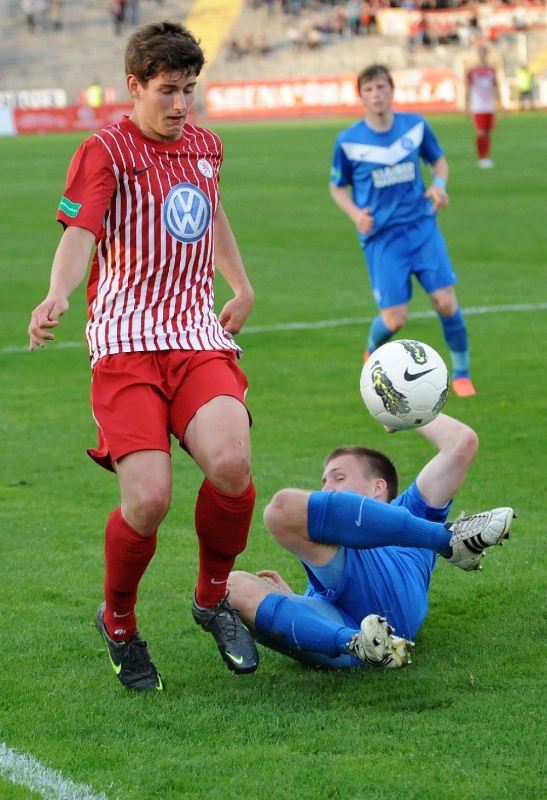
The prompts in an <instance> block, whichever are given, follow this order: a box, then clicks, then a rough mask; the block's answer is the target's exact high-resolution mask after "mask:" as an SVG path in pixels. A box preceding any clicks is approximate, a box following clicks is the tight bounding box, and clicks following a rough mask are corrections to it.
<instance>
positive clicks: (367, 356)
mask: <svg viewBox="0 0 547 800" xmlns="http://www.w3.org/2000/svg"><path fill="white" fill-rule="evenodd" d="M370 355H371V354H370V353H369V351H368V350H365V352H364V355H363V364H366V363H367V361H368V360H369V358H370Z"/></svg>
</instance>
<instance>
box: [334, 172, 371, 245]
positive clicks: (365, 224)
mask: <svg viewBox="0 0 547 800" xmlns="http://www.w3.org/2000/svg"><path fill="white" fill-rule="evenodd" d="M329 190H330V196H331V197H332V199H333V200H334V202H335V203H336V205H337V206H338V208H340V209H341V210H342V211H343V212H344V214H347V215H348V217H349V218H350V219H351V221H352V222H353V223H354V224H355V226H356V227H357V230H358V231H359V233H363V234H367V233H370V232H371V230H372V226H373V225H374V217H373V216H372V215H371V213H370V208H368V207H367V208H359V206H357V205H355V203H354V202H353V197H352V195H351V192H350V190H349V187H348V186H336V185H335V184H334V183H329Z"/></svg>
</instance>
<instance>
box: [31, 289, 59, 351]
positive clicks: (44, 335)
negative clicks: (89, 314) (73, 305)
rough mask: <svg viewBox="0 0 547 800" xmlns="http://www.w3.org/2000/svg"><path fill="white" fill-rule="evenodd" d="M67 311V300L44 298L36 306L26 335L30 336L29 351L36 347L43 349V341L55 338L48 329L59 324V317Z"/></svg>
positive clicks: (44, 343)
mask: <svg viewBox="0 0 547 800" xmlns="http://www.w3.org/2000/svg"><path fill="white" fill-rule="evenodd" d="M67 311H68V300H65V299H58V298H55V297H53V298H46V299H45V300H44V301H43V302H42V303H40V305H39V306H37V307H36V308H35V309H34V311H33V312H32V314H31V316H30V325H29V327H28V335H29V336H30V346H29V350H34V349H35V348H36V347H42V348H43V347H45V346H46V342H45V340H53V339H55V336H54V335H53V334H52V333H49V329H50V328H55V327H57V325H58V324H59V317H61V316H62V315H63V314H66V312H67Z"/></svg>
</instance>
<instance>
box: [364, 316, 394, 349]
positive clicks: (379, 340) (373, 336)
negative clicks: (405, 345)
mask: <svg viewBox="0 0 547 800" xmlns="http://www.w3.org/2000/svg"><path fill="white" fill-rule="evenodd" d="M394 333H395V331H392V330H391V329H390V328H388V327H387V325H384V320H383V319H382V316H381V314H378V316H377V317H376V319H375V320H374V321H373V323H372V325H371V326H370V331H369V334H368V342H367V350H368V352H369V353H372V352H373V351H374V350H376V349H377V348H378V347H380V345H381V344H384V342H387V341H389V340H390V339H391V337H392V336H393V334H394Z"/></svg>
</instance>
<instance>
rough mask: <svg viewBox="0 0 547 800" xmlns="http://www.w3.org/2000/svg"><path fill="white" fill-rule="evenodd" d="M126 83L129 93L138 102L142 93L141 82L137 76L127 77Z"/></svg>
mask: <svg viewBox="0 0 547 800" xmlns="http://www.w3.org/2000/svg"><path fill="white" fill-rule="evenodd" d="M126 83H127V91H128V92H129V94H130V95H131V97H132V98H133V99H134V100H135V99H136V100H138V99H139V97H140V91H139V90H140V87H141V85H140V83H139V81H138V80H137V78H136V76H135V75H128V76H127V77H126Z"/></svg>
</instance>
